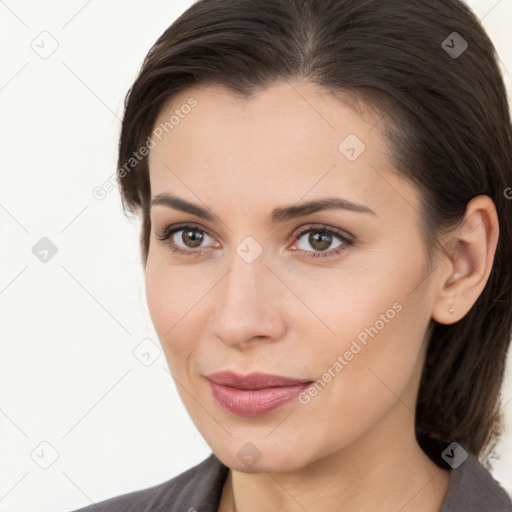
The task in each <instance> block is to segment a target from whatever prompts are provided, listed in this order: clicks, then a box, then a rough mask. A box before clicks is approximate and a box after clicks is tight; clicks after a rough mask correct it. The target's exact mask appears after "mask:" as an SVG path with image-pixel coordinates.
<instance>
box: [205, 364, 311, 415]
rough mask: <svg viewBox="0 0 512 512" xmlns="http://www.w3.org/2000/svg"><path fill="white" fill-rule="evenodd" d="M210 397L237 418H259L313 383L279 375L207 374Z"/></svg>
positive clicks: (227, 372) (226, 372)
mask: <svg viewBox="0 0 512 512" xmlns="http://www.w3.org/2000/svg"><path fill="white" fill-rule="evenodd" d="M206 378H207V379H208V380H209V384H210V389H211V392H212V395H213V397H214V398H215V400H217V402H218V403H219V405H220V406H221V407H222V408H223V409H225V410H226V411H228V412H231V413H233V414H237V415H239V416H252V417H254V416H262V415H264V414H267V413H269V412H271V411H273V410H275V409H277V408H278V407H281V406H283V405H284V404H285V403H287V402H289V401H290V400H293V399H294V398H295V397H296V396H297V395H299V394H300V393H301V391H303V390H304V389H306V388H307V387H308V386H309V385H310V384H311V383H312V382H313V381H311V380H308V379H292V378H289V377H282V376H280V375H269V374H266V373H251V374H249V375H238V374H236V373H233V372H230V371H224V372H216V373H212V374H210V375H206Z"/></svg>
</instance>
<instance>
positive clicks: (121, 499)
mask: <svg viewBox="0 0 512 512" xmlns="http://www.w3.org/2000/svg"><path fill="white" fill-rule="evenodd" d="M228 471H229V468H228V467H226V466H225V465H224V464H222V462H220V460H219V459H218V458H217V457H216V456H215V455H214V454H213V453H212V454H211V455H210V456H209V457H208V458H206V459H205V460H203V461H202V462H201V463H199V464H197V465H196V466H194V467H192V468H190V469H188V470H187V471H185V472H183V473H181V474H179V475H178V476H176V477H174V478H172V479H170V480H167V481H166V482H163V483H161V484H158V485H155V486H153V487H149V488H147V489H142V490H140V491H135V492H131V493H128V494H123V495H121V496H116V497H114V498H110V499H108V500H105V501H101V502H99V503H96V504H94V505H91V506H88V507H86V508H82V509H80V510H76V511H75V512H217V509H218V506H219V502H220V498H221V495H222V489H223V487H224V482H225V480H226V477H227V476H228ZM439 512H512V502H511V501H510V498H509V497H508V495H507V493H506V492H505V491H504V490H503V489H502V487H501V486H500V485H499V484H498V482H496V480H494V479H493V477H492V476H491V475H490V473H489V472H488V471H487V470H486V469H485V468H484V467H483V466H482V465H481V464H480V462H479V461H478V460H477V459H476V458H475V457H474V456H472V455H469V457H468V459H467V460H466V461H465V462H464V463H463V464H462V465H461V466H460V467H458V468H457V469H452V470H451V477H450V485H449V487H448V493H447V494H446V498H445V500H444V503H443V506H442V507H441V510H440V511H439Z"/></svg>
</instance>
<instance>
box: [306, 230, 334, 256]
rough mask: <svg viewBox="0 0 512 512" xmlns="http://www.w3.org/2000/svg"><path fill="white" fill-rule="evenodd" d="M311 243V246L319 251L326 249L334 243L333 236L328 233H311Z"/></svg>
mask: <svg viewBox="0 0 512 512" xmlns="http://www.w3.org/2000/svg"><path fill="white" fill-rule="evenodd" d="M309 243H310V244H311V247H313V248H314V249H315V250H317V251H325V249H328V248H329V246H330V245H331V243H332V236H331V235H329V234H327V233H320V232H318V231H317V232H315V233H310V234H309Z"/></svg>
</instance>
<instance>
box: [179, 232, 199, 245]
mask: <svg viewBox="0 0 512 512" xmlns="http://www.w3.org/2000/svg"><path fill="white" fill-rule="evenodd" d="M181 238H182V240H183V243H184V244H185V245H187V246H188V247H199V246H200V245H201V242H202V241H203V235H202V234H200V233H199V231H196V230H189V231H183V235H182V236H181Z"/></svg>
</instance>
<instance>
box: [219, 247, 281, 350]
mask: <svg viewBox="0 0 512 512" xmlns="http://www.w3.org/2000/svg"><path fill="white" fill-rule="evenodd" d="M282 286H283V285H282V284H281V283H280V282H279V280H278V279H276V277H275V275H274V274H273V273H272V272H271V271H270V270H269V269H268V268H267V266H266V260H265V258H264V257H262V256H260V257H259V258H258V259H257V260H256V261H254V262H252V263H247V262H246V261H244V260H243V259H242V258H240V257H239V256H238V255H237V254H234V257H233V262H232V265H231V268H230V271H229V272H228V273H227V275H226V276H225V278H224V279H223V280H222V281H221V282H220V283H219V284H218V286H216V287H215V288H216V293H215V295H214V301H215V307H214V314H213V316H212V319H211V322H212V332H213V335H214V336H216V337H217V338H219V339H220V340H221V341H223V342H224V343H225V344H227V345H230V346H232V347H233V348H244V347H246V346H248V345H252V344H254V343H269V342H273V341H276V340H279V339H281V338H283V336H284V334H285V332H286V320H285V315H284V314H283V311H282V307H283V302H281V301H280V300H279V298H280V294H281V293H282V290H281V291H280V290H279V287H282Z"/></svg>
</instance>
